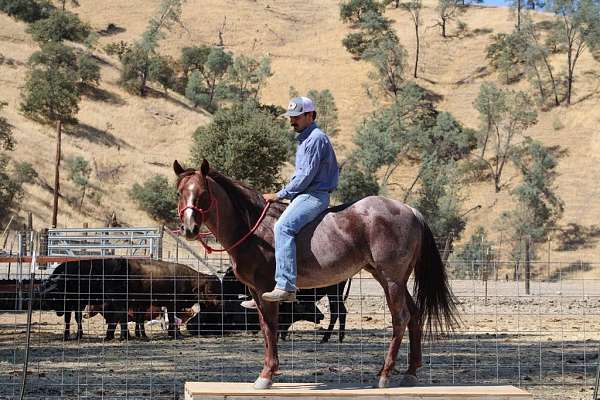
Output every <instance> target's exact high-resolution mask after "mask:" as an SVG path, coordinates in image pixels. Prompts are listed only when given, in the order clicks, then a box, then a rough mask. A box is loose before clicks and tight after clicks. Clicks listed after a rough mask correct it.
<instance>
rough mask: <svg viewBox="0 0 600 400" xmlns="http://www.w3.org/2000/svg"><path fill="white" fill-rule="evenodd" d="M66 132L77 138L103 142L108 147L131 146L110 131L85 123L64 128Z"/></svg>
mask: <svg viewBox="0 0 600 400" xmlns="http://www.w3.org/2000/svg"><path fill="white" fill-rule="evenodd" d="M66 133H67V134H68V135H69V136H73V137H75V138H79V139H85V140H88V141H90V142H92V143H96V144H103V145H105V146H108V147H112V146H117V147H119V148H120V147H126V148H131V146H130V145H129V144H128V143H127V142H125V141H124V140H121V139H119V138H118V137H116V136H115V135H113V134H112V133H110V132H108V131H102V130H100V129H98V128H96V127H94V126H91V125H88V124H85V123H79V124H77V125H75V126H72V127H69V128H68V129H67V130H66Z"/></svg>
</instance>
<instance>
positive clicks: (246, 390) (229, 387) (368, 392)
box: [185, 382, 532, 400]
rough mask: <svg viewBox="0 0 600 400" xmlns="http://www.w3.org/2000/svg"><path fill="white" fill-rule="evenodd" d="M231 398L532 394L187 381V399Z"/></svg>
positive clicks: (475, 399) (500, 398)
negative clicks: (266, 386) (263, 387)
mask: <svg viewBox="0 0 600 400" xmlns="http://www.w3.org/2000/svg"><path fill="white" fill-rule="evenodd" d="M217 398H219V399H225V398H227V399H232V398H243V399H251V398H261V399H269V398H272V399H277V398H281V399H283V398H310V399H321V398H323V399H325V398H345V399H348V398H361V399H373V400H375V399H469V400H479V399H481V400H489V399H494V400H523V399H531V398H532V395H531V394H530V393H528V392H527V391H525V390H523V389H519V388H516V387H514V386H510V385H500V386H499V385H489V386H488V385H482V386H416V387H411V388H405V387H392V388H386V389H376V388H371V387H368V386H364V385H363V386H359V385H342V386H340V385H326V384H314V383H276V384H274V385H273V387H272V388H271V389H268V390H256V389H254V388H253V387H252V384H251V383H237V382H186V384H185V399H186V400H199V399H217Z"/></svg>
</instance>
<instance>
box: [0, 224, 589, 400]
mask: <svg viewBox="0 0 600 400" xmlns="http://www.w3.org/2000/svg"><path fill="white" fill-rule="evenodd" d="M166 236H168V235H166ZM196 249H197V247H191V248H190V249H189V250H188V249H187V248H186V247H185V246H184V244H182V243H179V242H178V241H177V239H175V238H167V239H165V241H164V243H163V246H162V251H163V253H162V254H163V261H158V260H152V259H150V258H148V259H127V258H122V257H121V258H116V259H114V258H103V259H93V260H87V261H82V260H75V261H72V262H70V263H69V264H68V265H69V267H68V268H67V267H61V266H60V265H59V266H56V265H53V264H48V266H47V267H46V269H36V270H35V271H34V272H35V275H34V276H33V280H31V278H32V276H31V271H32V269H31V263H30V262H17V264H14V263H13V264H12V266H11V271H12V272H11V273H10V274H8V270H7V265H6V264H3V269H2V270H1V272H0V273H1V274H2V275H0V342H1V344H0V354H1V356H0V398H10V399H12V398H19V396H20V393H21V389H22V386H23V371H24V364H25V357H26V349H27V348H29V352H28V362H27V374H26V387H25V390H24V393H25V394H26V397H27V398H33V399H37V398H39V399H42V398H43V399H47V398H151V399H167V398H168V399H173V398H181V397H182V396H183V385H184V383H185V382H186V381H233V382H235V381H240V382H252V381H253V380H254V379H255V378H256V376H257V375H258V373H259V371H260V369H261V368H262V361H263V360H262V357H263V339H262V335H261V334H260V332H259V325H258V317H257V314H256V312H255V311H252V310H246V309H244V308H242V307H241V306H240V302H241V301H242V300H244V299H246V298H248V297H247V296H248V293H247V291H246V289H245V288H244V286H243V285H242V284H240V283H239V282H237V281H236V280H235V278H234V276H233V275H232V272H231V270H230V268H229V267H230V265H229V262H228V258H227V257H226V256H223V255H218V254H211V255H207V254H204V253H202V252H200V251H198V250H196ZM454 253H455V254H456V253H458V251H457V250H456V249H455V250H454ZM63 265H65V264H63ZM93 265H95V267H92V266H93ZM61 268H63V269H62V270H61ZM447 269H448V273H449V276H450V281H451V287H452V289H453V291H454V294H455V295H456V298H457V302H458V305H459V307H458V309H459V313H460V318H461V321H462V323H461V325H460V327H458V329H457V330H456V331H455V332H454V333H453V334H450V335H447V336H443V337H436V338H434V339H433V340H432V339H426V340H424V343H423V367H422V368H421V369H420V370H419V379H420V382H421V383H423V384H433V385H442V384H461V385H468V384H513V385H517V386H521V387H524V388H527V389H530V390H532V391H533V392H534V394H536V396H537V397H539V398H557V399H558V398H574V399H575V398H591V397H592V387H593V384H594V380H595V376H596V368H597V365H598V352H599V344H600V279H599V278H600V264H597V263H593V262H583V261H579V262H563V261H561V262H558V261H552V258H545V259H544V261H540V259H539V258H538V259H537V260H533V261H531V265H530V270H531V271H532V272H531V275H530V281H529V291H528V293H527V292H526V281H525V271H524V268H522V264H519V263H518V262H516V261H515V260H508V259H503V258H495V257H494V258H492V259H491V261H490V262H487V261H486V263H484V262H483V258H481V257H480V258H475V259H469V260H466V259H459V258H456V257H449V258H448V265H447ZM14 271H20V272H21V275H20V276H16V275H15V272H14ZM165 271H167V272H166V273H165ZM5 273H6V275H5ZM30 288H32V289H33V290H32V292H33V296H29V294H28V293H29V289H30ZM347 290H348V297H347V299H346V300H345V301H344V295H345V294H346V291H347ZM305 296H306V297H303V298H302V299H301V301H300V302H299V303H297V304H295V305H294V306H293V307H292V306H290V305H286V306H284V307H282V310H281V315H280V329H281V330H282V331H283V332H282V334H281V336H283V337H282V338H280V342H279V345H280V349H279V357H280V371H281V375H280V376H278V377H277V378H276V379H277V380H279V381H282V382H323V383H327V382H334V383H361V384H371V383H375V382H376V374H377V372H378V371H379V369H380V368H381V365H382V363H383V358H384V356H385V353H386V351H387V348H388V345H389V340H390V338H391V336H392V331H391V317H390V314H389V311H388V309H387V307H386V304H385V299H384V296H383V292H382V290H381V288H380V287H379V284H378V283H377V282H376V281H375V280H374V279H373V278H372V277H371V276H370V275H369V274H368V273H366V272H364V271H363V272H361V273H360V274H357V275H356V276H354V277H353V278H352V281H351V282H350V283H349V284H348V283H346V284H343V285H340V286H338V287H335V288H333V289H332V291H330V292H329V296H323V293H322V292H319V293H315V292H314V291H312V292H311V291H308V292H306V293H305ZM30 297H31V298H32V299H33V301H32V303H31V304H32V313H31V323H30V324H28V322H27V305H28V304H29V299H30ZM342 301H344V303H343V304H345V309H346V313H345V315H343V316H342V314H344V313H343V311H344V307H341V304H340V302H342ZM315 305H316V307H315ZM198 311H199V312H198ZM332 311H333V313H332ZM78 313H80V314H79V315H78ZM332 314H335V315H336V316H337V317H338V321H339V320H342V319H343V321H344V322H345V324H344V328H345V329H344V335H343V340H340V328H339V326H340V324H339V322H338V323H337V324H336V325H335V329H333V331H332V332H331V333H332V335H331V336H330V337H329V338H328V340H327V342H326V343H322V342H323V339H324V337H325V336H326V335H327V333H328V325H329V321H330V318H331V315H332ZM67 315H68V316H67ZM79 322H80V326H81V331H82V333H81V334H78V332H79V328H78V323H79ZM28 325H29V328H30V339H29V344H28V343H27V336H28ZM66 328H68V329H69V334H68V335H66V334H65V332H66ZM142 328H143V329H142ZM113 329H114V332H112V333H111V330H113ZM125 329H127V330H125ZM113 335H114V338H113V337H112V336H113ZM144 336H145V337H144ZM283 339H285V340H283ZM407 354H408V335H405V338H404V340H403V343H402V348H401V350H400V355H399V357H398V362H397V365H396V369H397V370H398V372H402V371H403V369H405V368H406V367H407V364H408V360H407ZM392 383H393V381H392ZM550 394H553V395H550ZM552 396H554V397H552Z"/></svg>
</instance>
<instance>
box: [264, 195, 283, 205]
mask: <svg viewBox="0 0 600 400" xmlns="http://www.w3.org/2000/svg"><path fill="white" fill-rule="evenodd" d="M263 199H265V201H266V202H268V203H273V202H274V201H277V200H279V197H277V193H265V194H263Z"/></svg>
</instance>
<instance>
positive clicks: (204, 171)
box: [200, 158, 210, 176]
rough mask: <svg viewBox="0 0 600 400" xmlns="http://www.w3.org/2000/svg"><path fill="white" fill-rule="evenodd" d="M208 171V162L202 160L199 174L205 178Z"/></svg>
mask: <svg viewBox="0 0 600 400" xmlns="http://www.w3.org/2000/svg"><path fill="white" fill-rule="evenodd" d="M209 170H210V165H208V161H206V158H205V159H204V160H202V165H201V166H200V172H202V175H204V176H206V175H208V171H209Z"/></svg>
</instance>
